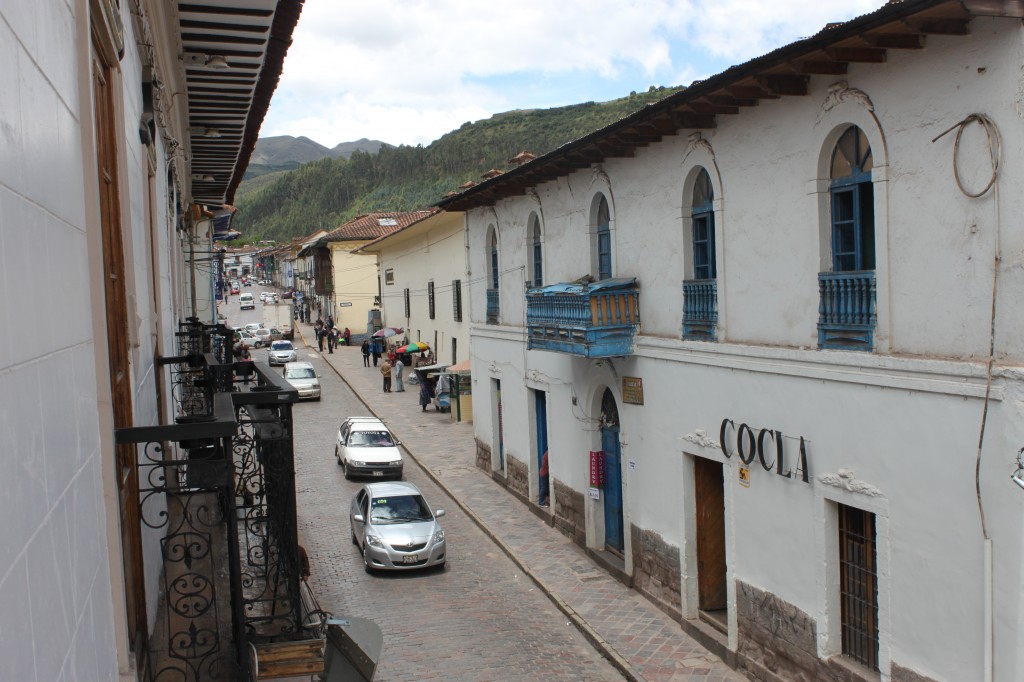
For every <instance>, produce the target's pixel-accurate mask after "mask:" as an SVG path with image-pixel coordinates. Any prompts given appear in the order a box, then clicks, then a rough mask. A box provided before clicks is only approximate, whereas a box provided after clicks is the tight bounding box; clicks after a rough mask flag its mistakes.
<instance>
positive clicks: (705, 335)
mask: <svg viewBox="0 0 1024 682" xmlns="http://www.w3.org/2000/svg"><path fill="white" fill-rule="evenodd" d="M717 324H718V285H717V283H716V280H713V279H690V280H686V281H684V282H683V338H684V339H688V340H690V341H714V340H715V326H716V325H717Z"/></svg>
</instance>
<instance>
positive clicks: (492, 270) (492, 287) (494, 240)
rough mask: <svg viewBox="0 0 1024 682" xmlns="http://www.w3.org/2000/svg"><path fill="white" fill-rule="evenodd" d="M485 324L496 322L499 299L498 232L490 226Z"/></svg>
mask: <svg viewBox="0 0 1024 682" xmlns="http://www.w3.org/2000/svg"><path fill="white" fill-rule="evenodd" d="M487 249H488V253H487V255H488V258H487V324H497V323H498V311H499V309H500V300H499V298H498V282H499V277H498V234H497V232H496V231H495V230H494V228H493V227H492V228H491V233H490V237H489V238H488V243H487Z"/></svg>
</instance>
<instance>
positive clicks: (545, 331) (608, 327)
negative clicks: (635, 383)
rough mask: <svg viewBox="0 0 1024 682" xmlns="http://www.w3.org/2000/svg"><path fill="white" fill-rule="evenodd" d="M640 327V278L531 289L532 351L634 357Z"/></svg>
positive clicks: (529, 326) (529, 330) (528, 315)
mask: <svg viewBox="0 0 1024 682" xmlns="http://www.w3.org/2000/svg"><path fill="white" fill-rule="evenodd" d="M639 325H640V289H639V286H638V285H637V283H636V278H635V277H630V278H620V279H605V280H601V281H600V282H591V283H590V284H578V283H575V282H569V283H563V284H551V285H549V286H546V287H537V288H534V289H529V290H528V291H527V292H526V326H527V348H530V349H536V350H549V351H554V352H556V353H569V354H571V355H581V356H583V357H586V358H608V357H616V356H622V355H629V354H630V353H632V352H633V337H634V336H636V331H637V328H638V327H639Z"/></svg>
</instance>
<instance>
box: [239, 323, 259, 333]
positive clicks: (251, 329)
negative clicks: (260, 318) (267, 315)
mask: <svg viewBox="0 0 1024 682" xmlns="http://www.w3.org/2000/svg"><path fill="white" fill-rule="evenodd" d="M244 329H245V331H247V332H249V333H250V334H255V333H256V330H257V329H263V323H262V322H250V323H249V324H247V325H245V327H244Z"/></svg>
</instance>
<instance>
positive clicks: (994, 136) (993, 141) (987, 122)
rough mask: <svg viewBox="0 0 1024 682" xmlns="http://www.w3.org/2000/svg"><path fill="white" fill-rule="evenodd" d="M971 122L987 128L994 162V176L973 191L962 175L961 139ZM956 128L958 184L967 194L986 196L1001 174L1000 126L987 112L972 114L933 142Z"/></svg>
mask: <svg viewBox="0 0 1024 682" xmlns="http://www.w3.org/2000/svg"><path fill="white" fill-rule="evenodd" d="M971 123H977V124H979V125H981V127H983V128H984V129H985V135H986V137H987V138H988V157H989V160H990V161H991V162H992V177H990V178H989V181H988V182H987V183H986V184H985V186H984V187H983V188H982V189H981V190H980V191H978V192H971V191H969V190H968V189H967V188H966V187H964V183H963V179H962V178H961V177H960V163H959V161H960V140H961V139H962V138H963V135H964V130H965V129H966V128H967V126H968V125H970V124H971ZM953 130H956V142H955V143H954V144H953V177H954V178H955V179H956V186H957V187H959V188H960V191H961V192H963V193H964V194H965V195H966V196H968V197H970V198H972V199H977V198H978V197H980V196H984V195H985V193H987V192H988V191H989V190H990V189H992V185H994V184H996V178H997V177H998V176H999V163H1000V161H1002V158H1003V139H1002V137H1001V136H1000V134H999V128H998V127H996V124H995V123H994V122H993V121H992V119H990V118H989V117H988V116H986V115H985V114H971V115H970V116H968V117H967V118H965V119H964V120H962V121H960V122H959V123H956V124H954V125H952V126H950V127H949V128H947V129H946V130H944V131H943V132H942V133H940V134H939V135H937V136H935V137H934V138H933V139H932V142H937V141H938V140H939V139H940V138H942V137H944V136H945V135H947V134H949V133H951V132H952V131H953Z"/></svg>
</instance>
